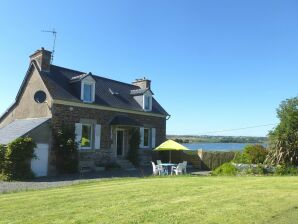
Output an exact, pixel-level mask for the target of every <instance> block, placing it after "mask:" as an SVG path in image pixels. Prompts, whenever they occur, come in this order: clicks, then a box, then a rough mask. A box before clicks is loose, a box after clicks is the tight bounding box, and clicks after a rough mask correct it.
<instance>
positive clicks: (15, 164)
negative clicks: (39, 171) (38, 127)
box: [1, 137, 36, 180]
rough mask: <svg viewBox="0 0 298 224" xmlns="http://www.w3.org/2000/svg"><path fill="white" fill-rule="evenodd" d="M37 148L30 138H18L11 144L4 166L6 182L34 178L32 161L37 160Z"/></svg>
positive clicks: (3, 172)
mask: <svg viewBox="0 0 298 224" xmlns="http://www.w3.org/2000/svg"><path fill="white" fill-rule="evenodd" d="M35 147H36V145H35V143H34V141H33V139H32V138H29V137H25V138H18V139H16V140H15V141H13V142H11V143H9V144H8V145H7V149H6V150H5V156H4V163H3V164H2V166H3V168H2V178H3V179H6V180H26V179H31V178H33V177H34V174H33V172H32V171H31V160H32V159H34V158H35V155H34V148H35ZM1 151H2V150H1ZM2 154H3V152H2Z"/></svg>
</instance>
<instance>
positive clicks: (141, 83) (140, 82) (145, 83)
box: [132, 77, 151, 89]
mask: <svg viewBox="0 0 298 224" xmlns="http://www.w3.org/2000/svg"><path fill="white" fill-rule="evenodd" d="M132 84H133V85H135V86H138V87H140V88H141V89H151V80H148V79H146V78H145V77H144V78H142V79H136V80H135V81H134V82H133V83H132Z"/></svg>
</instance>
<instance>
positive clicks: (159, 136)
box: [52, 104, 166, 164]
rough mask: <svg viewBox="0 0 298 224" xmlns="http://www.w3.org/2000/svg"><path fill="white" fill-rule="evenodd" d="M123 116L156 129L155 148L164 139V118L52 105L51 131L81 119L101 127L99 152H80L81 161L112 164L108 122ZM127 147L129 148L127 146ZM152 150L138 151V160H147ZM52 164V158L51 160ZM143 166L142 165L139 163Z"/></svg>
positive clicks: (72, 124)
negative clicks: (92, 121) (94, 122)
mask: <svg viewBox="0 0 298 224" xmlns="http://www.w3.org/2000/svg"><path fill="white" fill-rule="evenodd" d="M118 115H125V116H127V117H130V118H133V119H134V120H136V121H138V122H139V123H141V124H143V125H144V127H147V128H155V129H156V146H157V145H159V144H161V143H162V142H163V141H165V139H166V118H165V117H156V116H149V115H140V114H132V113H120V112H115V111H107V110H99V109H92V108H86V107H79V106H68V105H62V104H53V106H52V129H53V131H54V132H55V131H57V130H58V129H59V128H60V127H61V126H62V125H63V124H65V125H71V126H73V127H74V125H75V123H80V121H81V120H82V119H90V120H94V121H96V123H97V124H100V125H101V147H100V149H99V150H95V149H91V150H82V151H80V160H81V161H91V162H95V163H97V164H106V163H112V162H113V161H115V160H116V152H115V149H114V147H113V144H114V142H113V138H112V136H111V133H112V131H113V127H112V126H111V125H110V122H111V121H112V119H113V118H114V117H115V116H118ZM128 147H129V146H128ZM52 151H53V150H52ZM151 151H152V148H148V149H140V154H141V155H140V158H147V159H148V158H149V157H150V156H148V154H149V155H150V152H151ZM52 163H54V157H53V160H52ZM141 164H143V163H141Z"/></svg>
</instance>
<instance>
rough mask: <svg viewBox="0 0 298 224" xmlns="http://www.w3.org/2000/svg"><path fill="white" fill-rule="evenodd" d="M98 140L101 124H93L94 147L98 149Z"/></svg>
mask: <svg viewBox="0 0 298 224" xmlns="http://www.w3.org/2000/svg"><path fill="white" fill-rule="evenodd" d="M100 140H101V125H100V124H97V125H95V142H94V146H95V149H100Z"/></svg>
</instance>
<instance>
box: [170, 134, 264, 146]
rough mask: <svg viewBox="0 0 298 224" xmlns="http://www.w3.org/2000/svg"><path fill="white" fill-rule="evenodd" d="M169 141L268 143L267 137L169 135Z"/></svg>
mask: <svg viewBox="0 0 298 224" xmlns="http://www.w3.org/2000/svg"><path fill="white" fill-rule="evenodd" d="M167 138H168V139H172V140H175V141H176V142H180V143H196V142H206V143H260V144H263V143H266V142H267V140H268V138H267V137H251V136H210V135H167Z"/></svg>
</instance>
